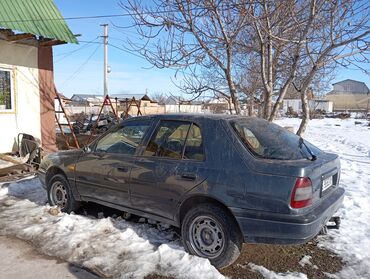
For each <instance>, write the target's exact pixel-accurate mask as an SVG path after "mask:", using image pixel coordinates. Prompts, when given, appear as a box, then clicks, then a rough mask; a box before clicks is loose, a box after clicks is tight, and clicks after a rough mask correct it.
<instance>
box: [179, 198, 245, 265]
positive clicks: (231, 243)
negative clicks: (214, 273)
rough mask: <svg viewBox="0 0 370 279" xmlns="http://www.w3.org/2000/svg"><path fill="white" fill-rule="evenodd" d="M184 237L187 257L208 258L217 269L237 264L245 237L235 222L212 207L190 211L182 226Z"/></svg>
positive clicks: (205, 205) (220, 209)
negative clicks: (188, 255) (189, 255)
mask: <svg viewBox="0 0 370 279" xmlns="http://www.w3.org/2000/svg"><path fill="white" fill-rule="evenodd" d="M181 236H182V242H183V245H184V247H185V249H186V251H187V252H188V253H190V254H192V255H196V256H199V257H203V258H208V259H209V260H210V262H211V264H212V265H214V266H215V267H216V268H224V267H227V266H229V265H231V264H232V263H233V262H235V261H236V259H237V258H238V257H239V255H240V252H241V249H242V245H243V239H242V234H241V233H240V230H239V227H238V226H237V224H236V221H234V218H233V217H232V216H230V214H229V213H228V212H226V211H225V210H224V209H222V208H221V207H219V206H216V205H213V204H203V205H199V206H197V207H195V208H192V209H191V210H189V211H188V212H187V213H186V215H185V218H184V219H183V222H182V225H181Z"/></svg>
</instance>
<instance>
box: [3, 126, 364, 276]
mask: <svg viewBox="0 0 370 279" xmlns="http://www.w3.org/2000/svg"><path fill="white" fill-rule="evenodd" d="M276 122H277V123H278V124H280V125H282V126H293V127H294V128H295V129H297V128H298V125H299V120H298V119H282V120H278V121H276ZM305 138H306V139H307V140H309V141H310V142H312V143H313V144H315V145H317V146H318V147H320V148H321V149H323V150H325V151H331V152H335V153H337V154H339V156H340V158H341V164H342V175H341V186H342V187H344V188H345V189H346V197H345V200H344V204H343V207H342V208H341V209H340V210H339V215H340V216H341V217H342V225H341V228H340V230H330V231H329V234H328V235H327V236H319V240H320V245H321V246H322V247H325V248H327V249H330V250H332V251H333V252H335V253H337V254H339V255H340V256H341V257H343V259H344V260H345V262H346V266H345V267H344V269H343V270H342V271H341V272H340V273H339V274H336V275H335V276H336V277H337V278H369V272H370V252H369V251H370V222H369V221H370V130H369V128H368V127H365V126H361V125H355V124H354V120H353V119H348V120H339V119H324V120H312V121H311V122H310V124H309V127H308V130H307V133H306V135H305ZM45 203H46V193H45V191H44V190H43V189H42V188H41V186H40V183H39V181H38V180H37V179H36V178H32V179H27V180H23V181H20V182H13V183H10V184H9V183H7V184H0V234H4V235H14V236H17V237H18V238H21V239H26V240H29V241H31V242H32V243H34V244H35V245H36V246H37V247H39V249H40V250H41V251H42V252H43V253H46V254H48V255H52V256H57V257H60V258H62V259H64V260H67V261H69V262H71V263H74V264H78V265H82V266H85V267H87V268H90V269H92V270H93V271H98V272H99V273H101V274H104V275H105V276H107V277H113V278H142V277H144V276H146V275H148V274H151V273H156V274H160V275H165V276H172V277H176V278H222V277H223V276H222V275H221V274H220V273H219V272H218V271H217V270H216V269H215V268H214V267H213V266H212V265H210V263H209V261H208V260H205V259H201V258H198V257H195V256H191V255H189V254H187V253H186V252H184V250H183V248H182V246H181V244H180V241H179V238H178V236H176V233H175V232H174V231H173V230H172V229H171V228H168V227H166V226H163V225H160V224H158V225H150V224H140V223H138V224H136V223H131V222H126V221H124V220H122V219H121V218H119V217H118V218H101V219H96V218H93V217H91V216H90V217H86V216H81V215H73V214H72V215H68V214H63V213H60V214H58V215H57V216H53V215H51V214H49V210H50V207H49V206H48V205H45ZM328 260H330V259H328ZM302 261H303V262H302V264H308V262H310V261H309V259H307V258H306V259H302ZM297 264H298V263H297ZM245 268H248V269H251V270H253V271H255V272H258V273H260V274H261V275H262V276H264V277H266V278H307V276H306V275H305V274H302V273H292V272H287V273H284V274H283V273H275V272H273V271H270V270H268V269H266V268H264V267H263V266H257V265H254V264H252V263H249V264H246V265H245ZM328 276H330V277H331V276H332V275H330V274H328Z"/></svg>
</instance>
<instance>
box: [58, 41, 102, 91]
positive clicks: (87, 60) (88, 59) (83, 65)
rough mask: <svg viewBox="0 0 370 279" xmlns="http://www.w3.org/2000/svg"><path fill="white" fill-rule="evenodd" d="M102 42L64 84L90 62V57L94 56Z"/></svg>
mask: <svg viewBox="0 0 370 279" xmlns="http://www.w3.org/2000/svg"><path fill="white" fill-rule="evenodd" d="M100 46H101V44H99V45H98V46H97V47H96V48H95V50H94V51H93V52H92V53H91V54H90V56H89V57H88V58H87V59H86V60H85V61H84V62H83V63H82V64H81V65H80V66H79V67H78V68H77V70H76V71H74V72H73V74H72V75H70V76H69V77H68V78H67V79H66V80H65V81H64V82H63V83H62V85H64V84H66V83H67V82H69V81H71V80H73V79H74V78H75V77H76V76H77V75H78V74H79V73H80V72H81V71H82V70H83V68H84V67H85V66H86V64H87V63H89V61H90V59H91V58H92V57H93V56H94V54H95V53H96V52H97V51H98V49H99V48H100Z"/></svg>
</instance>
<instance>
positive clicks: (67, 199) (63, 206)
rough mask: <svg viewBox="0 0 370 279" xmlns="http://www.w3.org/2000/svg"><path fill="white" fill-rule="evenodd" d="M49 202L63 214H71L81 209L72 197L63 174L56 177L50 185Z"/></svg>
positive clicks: (51, 180)
mask: <svg viewBox="0 0 370 279" xmlns="http://www.w3.org/2000/svg"><path fill="white" fill-rule="evenodd" d="M47 189H48V200H49V204H50V205H51V206H55V205H56V206H58V207H59V208H60V210H61V211H62V212H67V213H71V212H72V211H76V210H77V209H78V208H79V207H80V203H79V202H78V201H76V200H75V199H74V197H73V195H72V191H71V187H70V186H69V183H68V181H67V179H66V177H65V176H64V175H62V174H56V175H54V176H53V177H52V178H51V179H50V181H49V183H48V187H47Z"/></svg>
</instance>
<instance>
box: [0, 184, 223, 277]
mask: <svg viewBox="0 0 370 279" xmlns="http://www.w3.org/2000/svg"><path fill="white" fill-rule="evenodd" d="M0 187H1V188H0V234H2V235H14V236H16V237H18V238H21V239H25V240H28V241H31V242H32V243H33V244H34V245H36V246H37V247H38V248H39V249H40V250H41V251H42V252H43V253H45V254H47V255H51V256H56V257H59V258H62V259H64V260H66V261H69V262H71V263H74V264H78V265H81V266H84V267H86V268H89V269H91V270H93V271H95V272H98V273H100V274H104V275H105V276H106V277H113V278H143V277H144V276H146V275H149V274H152V273H156V274H160V275H164V276H173V277H176V278H223V276H222V275H221V274H220V273H219V272H218V271H217V270H216V268H214V267H213V266H212V265H211V264H210V263H209V261H208V260H206V259H202V258H199V257H195V256H191V255H189V254H187V253H186V252H185V251H184V250H183V248H182V247H181V245H180V243H179V239H178V237H176V236H175V232H174V231H173V230H172V229H168V227H166V226H162V225H160V224H159V225H158V226H153V225H149V224H140V223H138V224H135V223H131V222H126V221H125V220H122V219H121V218H120V217H118V218H104V219H96V218H92V217H86V216H80V215H73V214H71V215H68V214H64V213H59V214H58V215H57V216H53V215H51V214H49V210H50V207H49V206H47V205H46V206H44V204H45V202H46V193H45V191H44V190H43V189H42V188H41V186H40V183H39V181H38V179H37V178H33V179H28V180H23V181H21V182H17V183H11V184H10V185H0Z"/></svg>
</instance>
